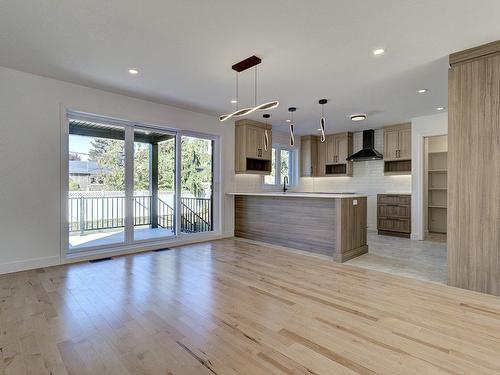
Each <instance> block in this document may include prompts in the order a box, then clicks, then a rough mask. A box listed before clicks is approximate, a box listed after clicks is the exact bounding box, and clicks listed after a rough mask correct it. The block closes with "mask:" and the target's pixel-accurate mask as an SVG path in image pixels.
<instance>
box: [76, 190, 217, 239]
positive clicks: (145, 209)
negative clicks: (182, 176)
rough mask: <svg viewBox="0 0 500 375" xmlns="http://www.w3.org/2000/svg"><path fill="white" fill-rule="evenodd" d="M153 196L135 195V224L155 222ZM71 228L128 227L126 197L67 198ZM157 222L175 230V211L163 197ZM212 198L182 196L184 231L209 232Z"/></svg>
mask: <svg viewBox="0 0 500 375" xmlns="http://www.w3.org/2000/svg"><path fill="white" fill-rule="evenodd" d="M151 200H152V197H151V196H150V195H137V196H134V226H142V225H152V222H153V220H152V215H151ZM68 214H69V231H70V232H78V231H79V232H80V234H81V235H83V234H84V233H85V232H88V231H94V230H105V229H113V228H122V227H124V226H125V197H124V196H118V197H117V196H110V197H70V198H68ZM155 221H156V223H155V224H156V225H158V226H159V227H161V228H165V229H171V230H173V229H174V227H175V211H174V209H173V207H172V206H170V205H169V204H167V203H166V202H165V201H163V200H162V199H161V198H158V200H157V219H156V220H155ZM212 221H213V220H212V200H211V199H210V198H185V197H181V215H180V224H181V228H180V229H181V232H188V233H195V232H206V231H211V230H212V229H213V225H212Z"/></svg>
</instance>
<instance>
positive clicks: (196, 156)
mask: <svg viewBox="0 0 500 375" xmlns="http://www.w3.org/2000/svg"><path fill="white" fill-rule="evenodd" d="M180 177H181V202H180V209H181V225H180V230H181V232H183V233H197V232H207V231H211V230H213V141H212V140H210V139H206V138H199V137H188V136H182V137H181V176H180Z"/></svg>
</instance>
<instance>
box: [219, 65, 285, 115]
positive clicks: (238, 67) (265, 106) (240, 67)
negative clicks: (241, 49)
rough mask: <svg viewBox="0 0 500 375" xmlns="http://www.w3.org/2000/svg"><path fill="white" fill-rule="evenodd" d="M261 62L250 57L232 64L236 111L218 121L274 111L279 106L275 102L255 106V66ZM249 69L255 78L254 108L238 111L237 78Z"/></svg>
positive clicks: (255, 85)
mask: <svg viewBox="0 0 500 375" xmlns="http://www.w3.org/2000/svg"><path fill="white" fill-rule="evenodd" d="M261 62H262V60H261V59H260V58H258V57H257V56H250V57H249V58H247V59H245V60H243V61H240V62H239V63H237V64H234V65H233V66H232V69H233V70H234V71H236V111H234V112H232V113H228V114H225V115H222V116H219V121H221V122H223V121H226V120H228V119H230V118H231V117H241V116H245V115H249V114H250V113H252V112H255V111H265V110H268V109H274V108H276V107H278V106H279V104H280V103H279V101H277V100H273V101H271V102H267V103H262V104H259V105H257V65H259V64H260V63H261ZM250 68H254V72H255V73H254V75H255V78H254V103H253V105H254V106H253V107H247V108H242V109H240V108H239V100H238V99H239V97H238V96H239V87H238V78H239V74H240V73H241V72H243V71H244V70H247V69H250Z"/></svg>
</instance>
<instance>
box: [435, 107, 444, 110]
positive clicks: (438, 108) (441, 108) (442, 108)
mask: <svg viewBox="0 0 500 375" xmlns="http://www.w3.org/2000/svg"><path fill="white" fill-rule="evenodd" d="M442 110H444V107H437V108H436V111H442Z"/></svg>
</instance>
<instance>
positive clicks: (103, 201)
mask: <svg viewBox="0 0 500 375" xmlns="http://www.w3.org/2000/svg"><path fill="white" fill-rule="evenodd" d="M68 150H69V153H68V191H69V193H68V221H69V250H78V249H81V248H85V247H95V246H102V245H119V244H123V243H124V242H125V128H124V127H121V126H117V125H112V124H104V123H98V122H91V121H81V120H74V119H71V120H70V121H69V139H68Z"/></svg>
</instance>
